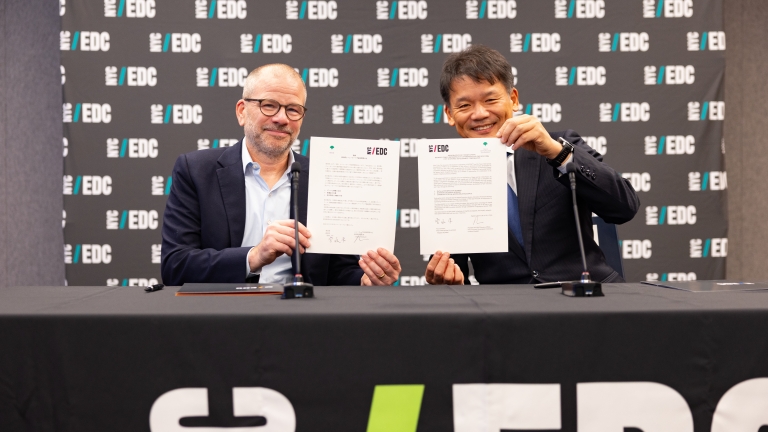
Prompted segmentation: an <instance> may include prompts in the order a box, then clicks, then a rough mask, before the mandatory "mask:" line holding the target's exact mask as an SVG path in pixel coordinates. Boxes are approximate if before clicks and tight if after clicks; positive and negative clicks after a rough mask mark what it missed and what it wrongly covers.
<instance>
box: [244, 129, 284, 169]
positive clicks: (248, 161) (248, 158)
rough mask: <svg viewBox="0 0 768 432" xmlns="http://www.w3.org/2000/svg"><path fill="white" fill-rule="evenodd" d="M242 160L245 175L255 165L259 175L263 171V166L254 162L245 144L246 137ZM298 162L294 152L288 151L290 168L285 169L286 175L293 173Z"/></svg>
mask: <svg viewBox="0 0 768 432" xmlns="http://www.w3.org/2000/svg"><path fill="white" fill-rule="evenodd" d="M240 155H241V159H242V160H243V173H244V174H245V175H248V174H249V169H250V165H253V167H254V171H255V172H256V173H257V174H258V172H259V171H261V166H260V165H259V164H258V163H256V162H254V161H253V159H252V158H251V154H250V153H248V145H247V144H246V143H245V137H243V145H242V149H241V151H240ZM294 162H296V158H295V157H294V156H293V150H290V151H288V168H286V169H285V173H286V174H287V173H289V172H291V166H292V165H293V163H294Z"/></svg>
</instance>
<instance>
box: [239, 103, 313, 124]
mask: <svg viewBox="0 0 768 432" xmlns="http://www.w3.org/2000/svg"><path fill="white" fill-rule="evenodd" d="M243 100H244V101H246V102H258V103H259V110H261V113H262V114H264V115H265V116H267V117H272V116H273V115H276V114H277V113H278V112H280V108H283V107H285V116H286V117H288V120H293V121H297V120H301V119H302V118H304V114H306V113H307V108H306V107H304V106H303V105H299V104H288V105H282V104H280V103H278V102H277V101H276V100H272V99H243Z"/></svg>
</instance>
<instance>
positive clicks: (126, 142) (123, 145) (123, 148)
mask: <svg viewBox="0 0 768 432" xmlns="http://www.w3.org/2000/svg"><path fill="white" fill-rule="evenodd" d="M127 147H128V138H123V144H122V145H121V146H120V157H125V149H126V148H127Z"/></svg>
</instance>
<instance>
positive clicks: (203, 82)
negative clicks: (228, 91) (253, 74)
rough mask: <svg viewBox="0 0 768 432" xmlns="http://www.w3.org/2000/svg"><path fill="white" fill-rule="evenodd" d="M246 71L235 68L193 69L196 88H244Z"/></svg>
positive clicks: (246, 76)
mask: <svg viewBox="0 0 768 432" xmlns="http://www.w3.org/2000/svg"><path fill="white" fill-rule="evenodd" d="M246 78H248V69H246V68H242V67H241V68H235V67H215V68H213V69H210V70H209V69H208V68H207V67H199V68H197V69H195V83H197V86H198V87H245V79H246Z"/></svg>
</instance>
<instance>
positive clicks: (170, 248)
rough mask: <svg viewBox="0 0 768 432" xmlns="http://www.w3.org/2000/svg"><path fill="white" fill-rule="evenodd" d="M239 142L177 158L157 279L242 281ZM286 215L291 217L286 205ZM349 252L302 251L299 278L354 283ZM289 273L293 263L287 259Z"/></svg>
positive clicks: (304, 171)
mask: <svg viewBox="0 0 768 432" xmlns="http://www.w3.org/2000/svg"><path fill="white" fill-rule="evenodd" d="M242 145H243V141H242V140H241V141H240V142H238V143H237V144H236V145H234V146H232V147H224V148H217V149H209V150H199V151H196V152H192V153H187V154H183V155H181V156H179V158H178V159H177V160H176V165H175V166H174V167H173V181H172V184H171V194H170V195H169V196H168V202H167V204H166V206H165V214H164V215H163V229H162V233H163V246H162V257H163V259H162V264H161V271H162V277H163V283H165V284H166V285H181V284H183V283H186V282H200V283H202V282H232V283H242V282H245V279H246V270H247V269H246V256H247V255H248V251H249V250H250V247H241V246H240V245H241V244H242V241H243V235H244V233H245V175H244V173H243V163H242V156H241V151H242V147H241V146H242ZM294 157H295V158H296V160H297V161H298V162H299V163H300V164H301V174H300V177H299V221H300V222H301V223H303V224H305V225H306V223H307V193H308V190H309V189H308V186H307V180H308V179H309V159H307V158H306V157H304V156H301V155H299V154H296V153H294ZM290 217H291V218H293V217H294V214H293V206H292V205H291V213H290ZM357 260H358V258H357V257H355V256H352V255H326V254H314V253H306V254H304V255H302V261H301V270H302V273H303V275H304V279H305V280H306V281H308V282H310V283H312V284H314V285H359V284H360V278H361V277H362V276H363V270H362V269H361V268H360V266H359V265H358V264H357ZM293 266H294V271H295V270H296V262H295V260H293Z"/></svg>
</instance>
